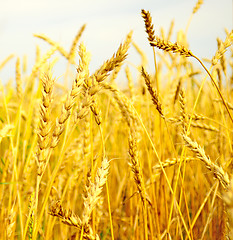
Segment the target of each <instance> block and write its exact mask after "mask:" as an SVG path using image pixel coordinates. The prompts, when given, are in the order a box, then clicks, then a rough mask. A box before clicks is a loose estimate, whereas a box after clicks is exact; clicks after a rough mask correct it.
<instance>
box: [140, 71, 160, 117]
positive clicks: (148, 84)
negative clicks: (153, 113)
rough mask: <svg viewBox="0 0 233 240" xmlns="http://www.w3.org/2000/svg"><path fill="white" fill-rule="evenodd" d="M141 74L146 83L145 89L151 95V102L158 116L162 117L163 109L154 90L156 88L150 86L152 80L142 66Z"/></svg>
mask: <svg viewBox="0 0 233 240" xmlns="http://www.w3.org/2000/svg"><path fill="white" fill-rule="evenodd" d="M141 73H142V76H143V78H144V80H145V83H146V86H147V89H148V91H149V93H150V95H151V98H152V101H153V104H154V105H155V106H156V109H157V111H158V112H159V114H160V116H161V117H162V118H164V114H163V110H162V105H161V103H160V101H159V97H158V94H157V92H156V90H155V89H154V88H153V86H152V82H151V78H150V76H149V74H147V73H146V71H145V70H144V68H143V67H142V71H141Z"/></svg>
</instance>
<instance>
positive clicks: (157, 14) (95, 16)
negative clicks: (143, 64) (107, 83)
mask: <svg viewBox="0 0 233 240" xmlns="http://www.w3.org/2000/svg"><path fill="white" fill-rule="evenodd" d="M196 2H197V0H195V1H194V0H192V1H187V0H176V1H173V0H164V1H161V0H124V1H123V0H111V1H107V0H85V1H84V0H82V1H81V0H66V1H64V0H61V1H60V0H40V1H38V0H36V1H34V0H1V10H0V13H1V14H0V63H1V62H2V61H3V60H4V59H5V58H6V57H7V56H9V55H10V54H14V55H15V57H14V58H13V59H11V60H10V62H9V63H8V64H7V65H6V66H5V67H4V68H3V69H2V70H1V72H0V80H1V81H2V82H3V83H6V82H7V81H9V79H12V80H13V81H14V77H15V62H16V57H17V56H19V57H20V58H23V56H25V55H26V56H27V59H28V72H29V73H30V71H31V68H32V66H33V64H34V63H35V55H36V46H37V45H38V46H40V48H41V51H42V54H43V53H45V52H46V51H47V50H48V49H49V47H50V46H49V44H48V43H46V42H44V41H43V40H41V39H37V38H35V37H34V36H33V34H45V35H46V36H48V37H49V38H51V39H52V40H54V41H56V42H59V43H60V44H61V45H62V46H63V47H64V48H65V49H66V50H67V51H68V50H69V48H70V46H71V44H72V41H73V39H74V37H75V35H76V34H77V32H78V31H79V29H80V27H81V26H82V25H83V24H84V23H86V24H87V26H86V29H85V31H84V33H83V36H82V38H81V41H83V42H84V44H85V45H86V47H87V50H88V51H90V52H91V56H92V57H91V65H90V71H91V73H92V72H93V71H95V69H97V68H98V67H99V66H100V65H101V64H102V63H103V62H104V61H105V60H106V59H108V58H110V57H111V56H112V54H113V53H114V52H115V51H116V50H117V48H118V46H119V44H120V43H121V42H122V41H123V40H124V39H125V37H126V35H127V33H129V31H130V30H133V40H134V41H135V42H136V43H137V44H138V45H139V47H140V48H141V49H142V50H143V51H144V52H145V53H146V55H147V57H148V60H149V66H148V70H149V71H150V69H151V71H153V51H152V49H151V48H150V47H149V44H148V41H147V35H146V33H145V30H144V29H145V28H144V22H143V19H142V17H141V9H142V8H143V9H145V10H149V11H150V13H151V15H152V18H153V24H154V28H155V31H156V33H155V34H156V35H160V29H161V27H162V28H164V30H165V33H167V32H168V30H169V26H170V24H171V21H172V20H174V22H175V25H174V31H173V36H172V39H171V40H172V41H176V33H177V32H178V31H179V30H181V29H183V30H185V27H186V25H187V22H188V19H189V17H190V15H191V13H192V10H193V7H194V6H195V4H196ZM232 8H233V7H232V1H231V0H222V1H220V0H206V1H204V3H203V5H202V6H201V7H200V9H199V10H198V12H197V13H196V14H195V15H194V16H193V19H192V22H191V24H190V27H189V30H188V34H187V39H188V42H189V46H190V49H191V50H192V52H193V53H194V54H196V55H197V56H198V57H200V58H203V57H205V58H212V56H213V55H214V54H215V51H216V49H217V42H216V38H217V37H220V38H221V39H223V40H224V39H225V36H226V35H225V31H224V29H225V28H227V29H228V30H229V31H230V30H231V29H232V22H233V20H232V19H233V17H232V16H233V14H232V11H233V9H232ZM157 51H159V50H157ZM57 56H58V57H59V61H58V63H57V65H56V68H54V71H53V72H54V75H55V76H54V77H56V78H59V79H60V80H62V78H63V74H64V71H65V69H66V66H67V64H66V60H65V59H63V57H62V56H61V55H59V54H58V55H57ZM77 62H78V58H77ZM127 63H128V64H131V63H132V64H133V65H138V64H139V63H140V56H139V55H138V54H137V52H136V51H135V49H134V48H133V47H131V49H130V51H129V56H128V58H127ZM133 65H130V67H131V68H134V67H133ZM73 68H74V69H73V70H74V71H75V67H73ZM132 71H133V69H132ZM123 78H124V77H123V75H122V80H121V79H119V78H118V80H117V81H118V84H121V83H122V84H123V82H124V79H123ZM60 80H59V81H60Z"/></svg>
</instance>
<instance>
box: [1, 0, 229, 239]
mask: <svg viewBox="0 0 233 240" xmlns="http://www.w3.org/2000/svg"><path fill="white" fill-rule="evenodd" d="M201 4H202V1H198V3H197V4H196V6H195V7H194V9H193V13H192V15H191V17H190V20H189V22H188V24H187V28H186V31H185V32H182V31H180V32H179V33H178V34H177V41H176V42H175V43H173V42H171V41H170V38H171V36H172V31H173V26H174V22H172V23H171V27H170V29H169V31H168V34H165V31H164V30H163V29H162V30H161V32H160V34H157V35H155V29H154V26H153V24H152V17H151V15H150V13H149V11H145V10H142V11H141V15H142V18H143V19H142V20H144V22H145V29H146V33H147V37H148V41H149V44H150V45H151V49H152V51H153V54H154V68H155V70H154V71H153V72H154V73H150V74H149V73H148V71H147V69H148V64H147V58H146V56H145V54H144V53H143V51H142V50H141V49H140V48H139V47H138V45H137V44H136V43H135V42H134V41H133V40H132V32H130V33H129V34H128V35H127V36H126V39H125V41H124V42H123V43H122V44H120V46H119V48H118V49H117V51H116V53H115V54H113V56H112V57H111V58H110V59H108V60H107V61H105V62H104V63H103V64H102V65H101V67H100V68H99V69H98V70H96V71H95V72H94V73H93V74H90V72H89V63H90V53H89V52H88V50H87V49H86V47H85V45H84V44H83V43H79V40H80V37H81V35H82V33H83V31H84V29H85V25H83V26H82V27H81V29H80V31H79V32H78V34H77V35H76V37H75V40H74V41H73V44H72V46H71V48H70V51H69V52H68V51H66V50H65V49H64V48H63V47H62V46H61V45H60V44H59V43H57V42H55V41H53V40H51V39H50V38H48V37H47V36H44V35H35V36H36V37H37V38H40V39H43V40H44V41H46V42H47V43H48V44H49V45H50V46H51V49H50V50H49V51H48V52H47V53H45V54H44V55H42V56H41V54H40V49H39V48H37V54H36V61H35V65H34V67H33V68H32V70H31V73H30V74H29V75H28V74H27V64H26V61H24V62H23V63H22V64H21V62H20V58H17V61H16V74H15V75H16V85H13V86H12V85H11V82H9V83H8V84H7V85H6V86H3V85H2V84H1V95H0V98H1V106H0V109H1V112H0V113H1V115H0V120H1V121H0V152H1V162H0V226H1V227H0V239H22V240H25V239H34V240H35V239H93V240H94V239H148V240H149V239H192V240H193V239H227V238H228V239H233V230H232V229H233V181H231V173H232V169H233V158H232V156H233V150H232V147H233V144H232V136H233V128H232V126H233V113H232V110H233V106H232V104H231V103H230V102H231V100H232V97H233V61H232V60H233V59H232V56H233V48H232V47H231V44H232V41H233V32H232V31H231V32H229V31H227V30H226V38H225V40H221V39H217V45H216V46H217V51H216V53H215V54H213V58H212V59H204V60H200V58H198V57H197V56H196V55H194V54H193V53H192V51H191V50H190V49H189V46H188V43H187V41H186V33H187V29H188V26H189V24H190V21H191V18H192V16H193V15H194V14H195V13H196V12H197V10H198V9H199V7H200V5H201ZM145 36H146V35H145ZM145 41H146V40H145ZM130 45H132V47H134V48H135V49H136V51H137V52H138V53H139V55H140V56H141V63H140V64H139V66H137V67H136V70H137V73H138V77H137V79H133V77H132V73H131V68H132V67H135V66H131V65H129V66H125V67H124V70H125V76H126V78H127V80H128V87H127V88H126V89H123V90H120V89H119V88H118V87H117V84H116V82H117V81H118V82H119V80H116V78H117V75H118V73H119V71H120V70H121V69H122V68H123V64H124V62H125V59H126V57H127V52H128V49H129V47H130ZM159 49H161V50H162V51H161V50H159ZM226 51H228V54H226V53H225V52H226ZM55 52H58V53H60V54H61V55H62V56H63V57H64V58H65V59H67V62H68V66H67V69H68V70H67V72H66V73H65V74H64V76H65V77H64V78H66V79H72V87H71V88H69V87H67V85H66V84H64V85H61V84H59V83H58V82H57V81H55V78H54V76H53V74H52V68H53V65H54V64H56V59H55V60H54V61H52V62H51V61H50V63H49V62H48V60H49V59H50V58H51V57H53V56H54V53H55ZM76 53H78V56H76ZM12 58H13V56H12V55H10V56H9V57H8V58H7V59H6V60H5V61H3V62H2V63H1V65H0V70H1V69H2V68H3V67H4V66H5V64H7V63H8V61H10V60H11V59H12ZM76 59H78V61H76ZM207 64H208V65H209V66H210V67H209V69H207V68H206V67H205V65H207ZM70 65H74V66H75V67H76V69H77V72H76V75H75V76H73V75H72V73H71V72H70V71H69V66H70Z"/></svg>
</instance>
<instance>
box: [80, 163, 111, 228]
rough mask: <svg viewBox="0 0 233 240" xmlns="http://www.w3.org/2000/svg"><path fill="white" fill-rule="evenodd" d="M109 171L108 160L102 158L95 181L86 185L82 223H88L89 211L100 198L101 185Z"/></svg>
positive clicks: (90, 211)
mask: <svg viewBox="0 0 233 240" xmlns="http://www.w3.org/2000/svg"><path fill="white" fill-rule="evenodd" d="M108 172H109V161H108V159H107V158H104V159H103V161H102V164H101V167H100V168H99V169H98V170H97V173H96V177H95V181H94V182H93V183H92V182H91V183H89V186H86V196H85V197H84V210H83V213H82V222H83V224H84V225H85V224H88V222H89V220H90V216H91V213H92V211H93V209H94V207H95V205H96V204H97V202H98V201H99V199H100V194H101V192H102V189H103V186H104V184H105V183H106V181H107V176H108Z"/></svg>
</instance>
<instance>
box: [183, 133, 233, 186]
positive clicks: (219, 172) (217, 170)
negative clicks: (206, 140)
mask: <svg viewBox="0 0 233 240" xmlns="http://www.w3.org/2000/svg"><path fill="white" fill-rule="evenodd" d="M182 136H183V139H184V141H185V143H186V146H187V147H188V148H189V149H190V150H191V151H193V152H194V153H196V155H197V158H199V159H200V160H201V161H202V162H204V164H205V166H206V168H207V169H209V170H210V171H211V172H212V173H213V175H214V177H215V178H216V179H218V180H219V182H220V183H221V184H222V186H223V188H224V189H226V188H227V187H228V186H229V184H230V181H229V177H228V174H227V173H226V172H225V171H224V170H223V168H222V167H219V166H218V165H216V164H215V163H213V162H212V161H211V160H210V158H209V157H208V156H206V154H205V151H204V149H203V148H201V147H200V146H199V145H198V144H197V142H194V141H192V140H191V138H189V137H188V136H186V135H182Z"/></svg>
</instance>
